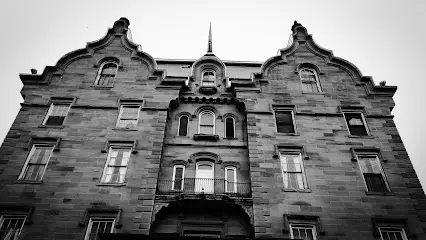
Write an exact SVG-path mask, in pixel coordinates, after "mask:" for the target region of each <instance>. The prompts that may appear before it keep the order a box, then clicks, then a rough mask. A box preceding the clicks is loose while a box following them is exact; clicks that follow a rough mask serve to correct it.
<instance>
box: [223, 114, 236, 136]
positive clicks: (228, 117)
mask: <svg viewBox="0 0 426 240" xmlns="http://www.w3.org/2000/svg"><path fill="white" fill-rule="evenodd" d="M228 119H232V128H233V136H232V137H229V136H227V135H226V133H227V128H228V127H227V124H226V120H228ZM224 122H225V127H224V128H225V138H230V139H233V138H236V127H235V125H236V124H235V123H236V121H235V118H234V117H231V116H227V117H225V119H224Z"/></svg>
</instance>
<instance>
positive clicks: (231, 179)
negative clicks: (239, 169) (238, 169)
mask: <svg viewBox="0 0 426 240" xmlns="http://www.w3.org/2000/svg"><path fill="white" fill-rule="evenodd" d="M234 177H235V169H232V168H228V169H226V180H227V181H228V182H235V179H234Z"/></svg>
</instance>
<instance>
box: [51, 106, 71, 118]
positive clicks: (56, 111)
mask: <svg viewBox="0 0 426 240" xmlns="http://www.w3.org/2000/svg"><path fill="white" fill-rule="evenodd" d="M68 108H69V105H59V104H53V108H52V113H51V114H50V115H51V116H66V115H67V112H68Z"/></svg>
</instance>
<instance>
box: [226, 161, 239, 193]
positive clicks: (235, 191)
mask: <svg viewBox="0 0 426 240" xmlns="http://www.w3.org/2000/svg"><path fill="white" fill-rule="evenodd" d="M228 170H233V171H234V184H233V185H234V190H233V191H228V174H227V171H228ZM237 182H238V180H237V168H236V167H234V166H227V167H225V193H237V192H238V189H237V187H238V184H237Z"/></svg>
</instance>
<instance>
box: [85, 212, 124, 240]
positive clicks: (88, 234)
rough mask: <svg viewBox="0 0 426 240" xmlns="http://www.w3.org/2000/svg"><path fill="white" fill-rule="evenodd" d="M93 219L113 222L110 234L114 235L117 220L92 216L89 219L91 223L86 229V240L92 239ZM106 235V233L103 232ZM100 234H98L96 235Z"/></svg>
mask: <svg viewBox="0 0 426 240" xmlns="http://www.w3.org/2000/svg"><path fill="white" fill-rule="evenodd" d="M92 219H105V220H112V226H111V232H109V233H113V232H114V227H115V225H116V220H117V219H116V218H113V217H96V216H91V217H90V218H89V222H88V223H87V227H86V233H85V234H84V240H89V238H90V232H91V230H92V227H93V222H94V221H93V220H92ZM102 233H105V232H102ZM97 234H98V232H96V235H97Z"/></svg>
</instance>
